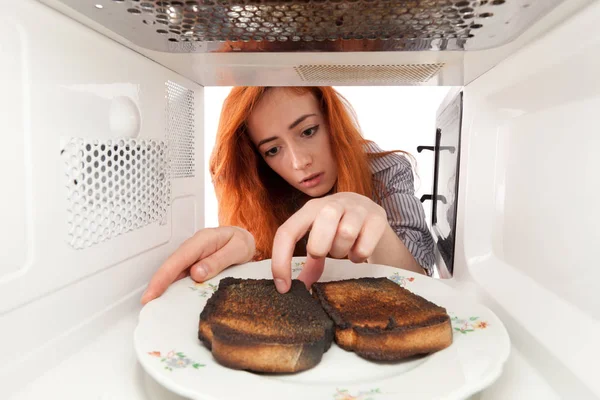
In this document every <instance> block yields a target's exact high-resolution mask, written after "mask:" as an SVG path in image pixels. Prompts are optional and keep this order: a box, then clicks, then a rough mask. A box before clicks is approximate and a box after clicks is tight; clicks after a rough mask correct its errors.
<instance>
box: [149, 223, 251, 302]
mask: <svg viewBox="0 0 600 400" xmlns="http://www.w3.org/2000/svg"><path fill="white" fill-rule="evenodd" d="M255 251H256V249H255V244H254V237H253V236H252V234H251V233H250V232H248V231H247V230H245V229H242V228H239V227H237V226H223V227H218V228H206V229H202V230H199V231H198V232H196V234H195V235H194V236H192V237H191V238H189V239H187V240H186V241H185V242H183V244H182V245H181V246H180V247H179V248H178V249H177V251H175V252H174V253H173V254H172V255H171V256H170V257H169V258H168V259H167V261H165V262H164V264H163V265H162V266H161V267H160V268H159V269H158V271H156V273H155V274H154V276H153V277H152V279H151V280H150V284H148V288H147V289H146V292H145V293H144V295H143V296H142V304H146V303H148V302H149V301H150V300H153V299H155V298H157V297H159V296H160V295H161V294H163V293H164V291H165V290H167V288H168V287H169V285H170V284H171V283H173V282H175V281H177V280H179V279H181V278H184V277H186V276H187V275H191V277H192V279H194V280H195V281H196V282H202V281H205V280H207V279H210V278H212V277H213V276H215V275H217V274H218V273H219V272H221V271H223V270H224V269H225V268H227V267H229V266H231V265H233V264H241V263H244V262H248V261H250V260H251V259H252V257H253V256H254V253H255Z"/></svg>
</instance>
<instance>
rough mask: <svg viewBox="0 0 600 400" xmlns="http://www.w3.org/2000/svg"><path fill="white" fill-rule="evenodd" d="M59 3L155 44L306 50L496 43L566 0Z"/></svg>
mask: <svg viewBox="0 0 600 400" xmlns="http://www.w3.org/2000/svg"><path fill="white" fill-rule="evenodd" d="M59 1H62V2H63V3H66V4H68V5H69V6H71V7H73V8H74V9H76V10H78V11H80V12H82V13H83V14H84V15H87V16H89V17H91V18H92V19H94V20H96V21H98V22H100V23H101V24H103V25H105V26H106V27H107V28H109V29H111V30H113V31H115V32H117V33H119V34H121V35H123V36H124V37H126V38H128V39H129V40H131V41H132V42H134V43H136V44H138V45H140V46H142V47H146V48H151V49H153V50H160V51H168V52H230V51H242V52H251V51H261V52H262V51H268V52H270V51H303V52H306V51H406V50H465V49H483V48H489V47H493V46H498V45H501V44H505V43H507V42H508V41H510V40H512V39H513V38H515V37H516V36H518V35H519V34H520V33H521V32H523V31H524V30H525V29H527V28H528V27H529V26H531V24H532V23H533V22H535V21H536V20H538V19H539V18H540V17H541V16H542V15H543V14H544V13H546V12H547V11H549V10H550V9H552V8H553V7H554V6H556V5H557V4H558V3H560V2H561V1H564V0H470V1H467V0H186V1H183V0H178V1H176V0H168V1H167V0H59ZM97 5H99V6H101V7H96V6H97Z"/></svg>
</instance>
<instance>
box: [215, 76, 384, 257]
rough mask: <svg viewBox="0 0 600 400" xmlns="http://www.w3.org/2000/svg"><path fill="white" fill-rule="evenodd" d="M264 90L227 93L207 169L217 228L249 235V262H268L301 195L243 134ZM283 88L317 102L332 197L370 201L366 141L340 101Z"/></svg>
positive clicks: (332, 95) (329, 92) (327, 93)
mask: <svg viewBox="0 0 600 400" xmlns="http://www.w3.org/2000/svg"><path fill="white" fill-rule="evenodd" d="M270 89H271V88H269V87H255V86H241V87H235V88H234V89H233V90H232V91H231V93H230V94H229V96H228V97H227V98H226V99H225V102H224V103H223V108H222V110H221V118H220V121H219V127H218V131H217V139H216V143H215V147H214V149H213V152H212V155H211V158H210V167H209V168H210V173H211V176H212V180H213V184H214V186H215V192H216V195H217V200H218V203H219V225H221V226H225V225H235V226H240V227H242V228H244V229H246V230H248V231H249V232H250V233H252V235H253V236H254V239H255V243H256V254H255V258H254V259H255V260H261V259H265V258H271V252H272V245H273V239H274V237H275V233H276V232H277V229H278V228H279V226H280V225H281V224H282V223H283V222H285V221H286V220H287V219H288V218H289V217H290V216H291V215H292V214H293V213H294V212H295V211H296V210H294V209H293V199H294V198H295V197H297V196H300V195H301V193H300V192H299V191H298V190H297V189H295V188H293V187H292V186H291V185H289V184H288V183H287V182H286V181H285V180H284V179H283V178H281V177H280V176H279V175H277V174H276V173H275V172H274V171H273V170H271V168H270V167H269V166H268V165H267V164H266V162H265V161H264V160H263V158H262V156H261V155H260V154H259V153H258V152H257V151H256V149H255V147H254V144H253V143H252V142H251V140H250V137H249V135H248V132H247V126H246V121H247V120H248V117H249V116H250V114H251V113H252V111H253V109H254V107H255V106H256V105H257V104H258V102H259V101H260V100H261V99H262V97H263V96H264V94H265V93H266V92H267V91H268V90H270ZM286 89H287V90H293V91H294V92H296V93H298V94H304V93H312V94H313V95H314V96H315V97H316V99H317V100H318V102H319V105H320V107H321V112H322V113H323V116H324V119H325V122H326V124H327V128H328V131H329V137H330V141H331V148H332V149H333V155H334V158H335V162H336V164H337V168H338V176H337V181H336V183H335V185H334V187H333V190H332V192H333V193H336V192H355V193H359V194H361V195H364V196H367V197H369V198H373V178H372V175H371V172H370V168H369V161H368V159H369V158H368V157H369V156H368V155H367V153H366V152H365V149H364V145H365V143H366V140H365V139H364V138H363V137H362V135H361V134H360V129H359V126H358V123H357V120H356V117H355V115H354V112H353V111H352V108H351V106H350V105H349V103H348V102H347V101H346V99H344V98H343V96H341V95H340V94H339V93H337V92H336V91H335V90H334V89H333V88H331V87H289V88H286ZM386 153H389V152H386ZM379 155H382V154H378V156H379Z"/></svg>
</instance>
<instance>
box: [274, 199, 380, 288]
mask: <svg viewBox="0 0 600 400" xmlns="http://www.w3.org/2000/svg"><path fill="white" fill-rule="evenodd" d="M388 226H389V225H388V222H387V215H386V212H385V210H384V209H383V208H382V207H381V206H379V205H378V204H376V203H375V202H373V201H372V200H371V199H369V198H367V197H365V196H362V195H359V194H357V193H336V194H334V195H331V196H326V197H323V198H319V199H313V200H310V201H308V202H307V203H306V204H305V205H304V207H302V208H301V209H300V210H298V212H296V213H295V214H294V215H292V216H291V217H290V218H289V219H288V220H287V221H286V222H285V223H284V224H283V225H281V226H280V227H279V229H278V230H277V233H276V234H275V239H274V241H273V255H272V263H271V269H272V272H273V278H274V279H275V285H276V286H277V290H279V291H280V292H281V293H285V292H287V291H288V290H289V288H290V286H291V268H290V266H291V262H292V255H293V252H294V248H295V245H296V243H297V242H298V240H300V239H301V238H302V237H303V236H304V235H305V234H306V232H307V231H308V230H310V235H309V238H308V245H307V247H306V252H307V260H306V264H305V266H304V269H303V270H302V272H301V273H300V276H298V279H300V280H302V281H303V282H304V283H305V285H306V286H307V287H310V285H312V284H313V283H314V282H316V281H317V280H318V279H319V278H320V277H321V274H322V273H323V267H324V265H325V257H326V256H327V255H328V254H329V255H331V257H333V258H343V257H346V256H348V258H349V259H350V260H351V261H352V262H355V263H362V262H364V261H365V260H367V258H369V257H370V256H371V254H373V251H374V250H375V248H376V246H377V244H378V243H379V240H380V239H381V237H382V236H383V234H384V232H385V230H386V228H387V227H388Z"/></svg>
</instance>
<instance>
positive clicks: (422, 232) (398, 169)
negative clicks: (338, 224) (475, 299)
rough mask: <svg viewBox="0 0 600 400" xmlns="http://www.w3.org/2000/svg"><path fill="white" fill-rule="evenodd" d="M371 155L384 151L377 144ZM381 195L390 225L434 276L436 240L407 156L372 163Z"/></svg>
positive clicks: (379, 199) (370, 147)
mask: <svg viewBox="0 0 600 400" xmlns="http://www.w3.org/2000/svg"><path fill="white" fill-rule="evenodd" d="M366 151H367V152H368V153H380V152H383V150H382V149H381V148H380V147H379V146H377V145H376V144H375V143H373V142H368V143H367V144H366ZM370 167H371V172H372V174H373V181H374V183H375V191H376V194H377V196H375V197H374V199H375V201H376V202H377V203H378V204H379V205H380V206H381V207H383V209H384V210H385V211H386V213H387V218H388V222H389V224H390V226H391V227H392V229H393V230H394V232H396V234H397V235H398V237H399V238H400V240H402V242H403V243H404V245H405V246H406V248H407V249H408V251H410V253H411V254H412V255H413V257H414V258H415V260H416V261H417V263H419V265H421V267H423V269H424V270H425V271H426V272H427V274H428V275H430V276H431V275H432V274H433V264H434V255H433V244H434V243H433V238H432V236H431V232H429V228H428V227H427V223H426V221H425V212H424V211H423V205H422V204H421V202H420V201H419V199H418V198H417V197H415V188H414V178H413V172H412V165H411V164H410V161H409V160H408V159H407V158H406V157H405V156H403V155H401V154H398V153H393V154H389V155H385V156H382V157H379V158H373V159H371V160H370Z"/></svg>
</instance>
